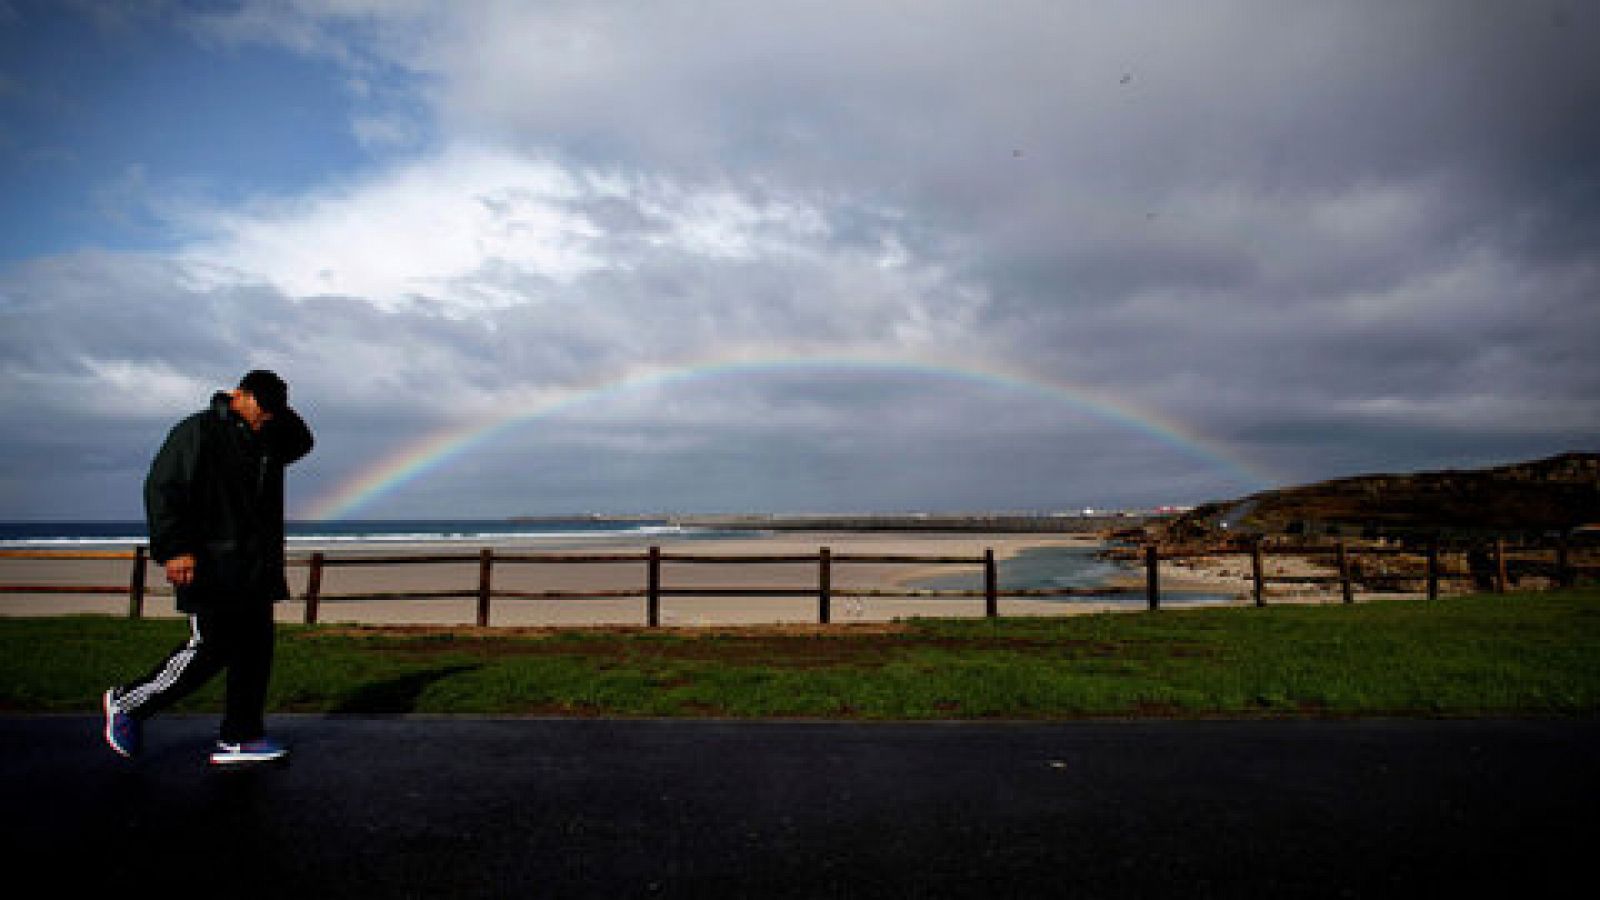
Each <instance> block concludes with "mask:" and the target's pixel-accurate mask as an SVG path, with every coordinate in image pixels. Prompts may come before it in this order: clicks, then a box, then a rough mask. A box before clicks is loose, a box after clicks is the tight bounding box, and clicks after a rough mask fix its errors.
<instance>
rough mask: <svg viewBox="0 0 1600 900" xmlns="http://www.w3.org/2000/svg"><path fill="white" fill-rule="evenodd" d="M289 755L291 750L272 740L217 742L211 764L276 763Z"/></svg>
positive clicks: (212, 753)
mask: <svg viewBox="0 0 1600 900" xmlns="http://www.w3.org/2000/svg"><path fill="white" fill-rule="evenodd" d="M288 755H289V748H288V747H285V746H284V745H283V744H281V743H279V742H277V741H275V740H273V739H272V738H266V737H264V738H256V739H255V740H253V741H241V742H240V743H237V744H230V743H228V742H227V741H217V749H215V750H213V751H212V752H211V764H212V765H214V766H237V765H241V764H249V763H266V762H276V761H277V760H280V759H283V758H284V757H286V756H288Z"/></svg>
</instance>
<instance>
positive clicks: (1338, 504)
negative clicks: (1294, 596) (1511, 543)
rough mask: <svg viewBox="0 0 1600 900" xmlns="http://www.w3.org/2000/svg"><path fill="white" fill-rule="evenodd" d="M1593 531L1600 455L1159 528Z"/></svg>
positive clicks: (1243, 507)
mask: <svg viewBox="0 0 1600 900" xmlns="http://www.w3.org/2000/svg"><path fill="white" fill-rule="evenodd" d="M1589 525H1600V453H1565V454H1561V455H1559V456H1553V457H1550V458H1547V459H1540V460H1533V461H1530V462H1522V463H1514V464H1510V465H1504V466H1495V467H1491V468H1484V469H1468V470H1454V469H1452V470H1444V471H1434V472H1416V473H1409V474H1373V475H1360V476H1355V477H1350V478H1338V479H1334V480H1331V481H1323V482H1317V483H1315V484H1308V485H1302V486H1298V487H1289V488H1279V489H1275V490H1269V491H1262V492H1260V493H1257V494H1252V495H1250V496H1248V497H1245V498H1242V499H1239V500H1235V501H1231V502H1226V503H1212V504H1207V505H1205V506H1201V507H1198V508H1196V509H1194V510H1192V511H1190V512H1188V513H1186V514H1184V515H1182V516H1179V517H1177V518H1175V519H1172V520H1170V521H1168V522H1165V523H1162V524H1161V526H1159V527H1160V529H1161V530H1162V532H1163V533H1164V538H1165V539H1167V540H1180V541H1181V540H1197V539H1206V538H1216V537H1218V536H1221V535H1225V534H1239V533H1246V534H1264V535H1275V534H1301V535H1308V536H1309V535H1316V534H1340V535H1350V536H1369V537H1370V536H1380V535H1403V534H1408V533H1412V534H1414V533H1419V532H1429V531H1432V532H1475V531H1481V532H1490V531H1494V532H1523V533H1530V534H1531V533H1543V532H1552V531H1556V532H1569V531H1571V530H1573V529H1576V528H1581V527H1583V526H1589Z"/></svg>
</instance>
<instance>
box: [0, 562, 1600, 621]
mask: <svg viewBox="0 0 1600 900" xmlns="http://www.w3.org/2000/svg"><path fill="white" fill-rule="evenodd" d="M1240 553H1246V554H1248V555H1249V557H1250V564H1251V576H1250V580H1251V581H1252V583H1253V589H1252V593H1253V595H1254V601H1255V604H1256V605H1257V606H1265V605H1266V586H1267V585H1269V584H1274V583H1279V584H1314V585H1321V586H1330V585H1338V586H1339V590H1340V594H1341V597H1342V599H1343V601H1344V602H1345V603H1353V602H1355V592H1356V587H1357V585H1360V586H1361V587H1363V588H1370V587H1373V586H1378V585H1384V584H1398V583H1409V582H1416V581H1419V580H1420V581H1423V582H1424V583H1425V585H1426V593H1427V597H1428V598H1429V599H1430V600H1437V599H1438V597H1439V593H1440V585H1441V583H1442V582H1446V581H1464V580H1474V581H1477V582H1479V583H1483V582H1484V581H1485V580H1486V579H1487V580H1488V581H1489V582H1490V584H1491V586H1492V589H1493V590H1495V591H1498V592H1501V593H1504V592H1505V590H1506V589H1507V585H1508V577H1507V569H1508V563H1509V562H1510V561H1513V560H1515V561H1518V562H1521V563H1523V564H1528V563H1542V562H1543V560H1542V559H1541V558H1540V555H1539V554H1530V553H1521V554H1512V553H1509V552H1508V551H1507V549H1506V547H1505V545H1504V544H1503V542H1501V541H1495V542H1494V544H1493V545H1492V551H1489V552H1488V553H1487V555H1486V557H1485V559H1486V563H1484V564H1485V565H1486V566H1487V567H1488V569H1487V574H1486V573H1485V572H1484V571H1469V572H1467V573H1464V574H1463V573H1449V572H1446V571H1444V568H1443V565H1442V563H1441V549H1440V547H1439V545H1438V544H1437V543H1434V544H1431V545H1429V546H1428V547H1427V548H1426V549H1425V550H1424V551H1423V552H1422V554H1421V555H1422V556H1423V559H1424V562H1425V568H1424V571H1423V573H1422V574H1421V575H1420V576H1418V575H1416V574H1395V575H1374V574H1368V573H1365V572H1361V573H1359V574H1358V573H1357V572H1356V565H1357V563H1358V560H1359V559H1360V558H1364V557H1371V556H1386V555H1387V556H1398V555H1406V556H1413V557H1414V556H1416V555H1418V554H1417V552H1416V551H1414V550H1407V549H1404V548H1397V547H1358V548H1352V547H1347V546H1346V545H1344V544H1343V543H1339V544H1335V545H1332V546H1300V545H1297V546H1285V545H1272V544H1267V543H1264V542H1260V541H1258V542H1255V543H1253V544H1251V545H1250V546H1249V547H1248V548H1247V549H1215V548H1207V549H1198V550H1184V549H1181V548H1180V549H1169V550H1166V551H1162V550H1161V549H1160V548H1159V547H1157V546H1156V545H1155V544H1146V545H1144V546H1143V547H1142V548H1140V551H1139V552H1138V554H1137V556H1136V557H1135V558H1136V559H1138V560H1139V561H1140V562H1142V564H1143V568H1144V570H1145V584H1144V586H1143V587H1142V588H1140V587H1093V588H1013V589H1007V590H1001V589H1000V586H999V578H998V575H997V571H998V567H997V565H996V563H995V558H994V551H993V550H992V549H989V550H985V551H984V553H983V555H982V556H919V555H912V554H881V553H880V554H873V553H834V552H832V550H831V549H830V548H828V547H822V548H821V549H820V550H819V551H818V552H817V553H815V554H783V555H761V554H738V555H734V554H690V553H665V552H662V550H661V548H660V547H659V546H653V547H650V548H649V550H648V551H646V552H631V553H564V552H516V551H498V550H495V549H493V548H490V547H484V548H482V549H480V550H478V551H477V552H473V553H422V554H410V555H382V556H345V557H330V556H328V555H327V554H326V553H324V552H321V551H318V552H313V553H311V554H309V555H307V556H303V557H291V558H290V559H289V560H288V565H290V566H295V567H305V568H307V569H308V572H307V577H306V590H305V592H304V594H302V595H301V599H302V600H303V602H304V606H305V613H304V618H305V622H306V623H307V624H311V623H315V622H316V621H317V620H318V616H319V608H320V605H321V602H322V601H324V600H419V599H441V598H443V599H453V598H463V599H466V598H474V599H476V601H477V616H476V620H477V624H478V625H479V626H484V627H487V626H488V625H489V622H490V618H491V611H492V608H493V601H494V600H495V599H497V598H498V599H535V600H575V599H597V598H638V599H641V600H643V601H644V616H645V621H646V623H647V624H648V625H650V626H651V627H656V626H659V625H660V624H661V600H662V598H664V597H815V598H816V599H817V621H818V622H819V623H821V624H828V623H829V622H831V621H832V603H833V600H834V599H835V598H839V597H854V598H869V597H917V598H930V597H937V598H978V597H982V598H983V601H984V615H985V616H988V617H990V618H993V617H996V616H998V615H999V614H1000V598H1001V597H1013V598H1030V597H1037V598H1048V597H1070V596H1079V597H1100V596H1106V595H1118V594H1137V593H1143V594H1144V595H1145V599H1146V604H1147V606H1148V608H1149V609H1152V610H1156V609H1160V607H1161V596H1162V591H1161V585H1160V562H1161V561H1162V560H1179V559H1187V558H1197V557H1206V556H1223V555H1238V554H1240ZM147 554H148V551H147V549H146V548H145V547H143V546H139V547H136V548H134V549H133V550H131V551H74V550H0V559H36V560H50V559H56V560H61V559H72V560H131V561H132V571H131V572H130V575H129V581H128V584H127V585H104V584H101V585H84V584H0V594H124V593H125V594H126V595H127V596H128V615H129V616H130V617H132V618H139V617H140V616H142V615H143V610H144V600H145V597H146V596H147V595H151V594H160V595H170V594H171V588H151V587H149V586H148V585H147V584H146V578H147V571H148V562H149V558H148V555H147ZM1273 555H1285V556H1295V557H1302V558H1303V557H1307V556H1318V555H1328V556H1332V557H1333V560H1334V562H1333V566H1334V569H1335V574H1331V575H1277V574H1268V573H1267V571H1266V559H1267V557H1269V556H1273ZM1546 555H1549V556H1551V557H1553V558H1552V559H1551V560H1550V566H1551V567H1552V569H1553V571H1554V572H1555V581H1556V583H1557V584H1558V585H1562V586H1567V585H1571V584H1572V583H1573V582H1574V580H1575V578H1576V577H1577V576H1578V575H1580V574H1600V567H1597V566H1593V565H1576V564H1574V563H1573V562H1572V561H1571V559H1570V555H1569V553H1568V551H1567V548H1566V546H1565V544H1563V545H1561V546H1558V547H1556V548H1555V549H1554V550H1553V551H1547V553H1546ZM1471 558H1472V557H1471V556H1470V555H1469V559H1471ZM619 563H626V564H636V565H637V564H642V565H643V566H644V586H643V587H642V588H622V589H593V588H591V589H586V590H512V589H505V588H496V587H495V586H494V573H495V568H496V566H499V565H518V564H619ZM664 563H674V564H698V565H719V564H743V565H750V564H759V565H768V564H792V565H810V566H815V567H816V582H815V584H809V585H803V586H794V587H770V586H763V587H748V586H689V587H668V586H667V585H665V584H664V583H663V580H662V566H663V564H664ZM421 564H461V565H468V564H476V566H477V572H478V579H477V584H476V585H475V586H473V587H466V586H462V587H460V588H451V589H442V590H414V591H378V592H374V591H364V592H360V593H347V594H329V593H326V592H325V591H324V590H323V581H324V573H325V572H326V571H327V570H328V569H333V568H355V567H374V566H378V567H384V566H407V565H421ZM841 564H842V565H851V564H890V565H898V564H906V565H919V566H920V565H953V566H968V567H973V568H977V569H978V570H979V571H980V572H981V574H982V581H983V587H982V588H981V589H978V590H953V589H922V588H887V589H886V588H841V587H838V586H837V585H835V584H834V582H833V571H834V569H835V567H836V566H838V565H841Z"/></svg>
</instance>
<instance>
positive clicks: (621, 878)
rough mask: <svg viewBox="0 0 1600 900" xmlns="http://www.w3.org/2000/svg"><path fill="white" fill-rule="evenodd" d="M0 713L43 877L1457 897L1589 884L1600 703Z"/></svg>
mask: <svg viewBox="0 0 1600 900" xmlns="http://www.w3.org/2000/svg"><path fill="white" fill-rule="evenodd" d="M214 724H215V723H214V720H213V719H210V718H200V717H171V718H166V719H160V720H157V721H156V722H154V723H152V724H151V726H150V729H149V732H148V736H147V742H148V748H147V752H146V755H145V757H144V758H143V759H141V760H139V761H138V762H136V763H131V764H130V763H127V762H125V761H123V760H120V759H119V758H117V757H114V756H113V755H111V753H110V752H109V751H108V750H107V749H106V748H105V747H104V745H103V744H101V743H100V739H99V727H100V722H99V719H98V718H97V717H95V718H90V717H80V716H72V717H68V716H39V717H29V716H4V717H0V782H3V783H0V809H3V810H4V811H5V817H4V821H5V825H4V840H3V842H0V846H3V848H4V853H5V855H6V857H7V859H8V867H7V870H8V873H9V874H10V875H11V881H12V883H13V884H14V885H22V886H24V887H26V886H27V885H29V884H30V883H34V882H36V881H37V883H38V884H39V886H40V889H41V891H42V892H43V894H44V895H46V896H58V895H65V896H79V895H81V892H84V891H96V892H105V891H115V892H117V893H115V894H112V895H114V896H123V895H129V894H125V893H124V892H131V895H135V896H136V895H140V894H144V893H146V892H150V893H153V894H155V895H159V896H200V895H202V894H203V895H205V896H208V897H216V898H229V900H231V898H238V897H263V896H264V897H298V898H311V897H350V896H387V897H491V896H492V897H503V896H516V897H652V896H671V897H762V898H766V897H964V896H971V897H978V896H981V897H1051V896H1062V897H1067V896H1070V897H1075V898H1082V897H1168V896H1171V897H1183V898H1192V897H1274V898H1282V897H1377V896H1411V897H1417V896H1425V897H1449V896H1451V895H1452V894H1455V893H1458V892H1470V893H1471V894H1472V895H1474V896H1481V895H1484V894H1485V893H1486V892H1491V893H1492V892H1502V893H1504V894H1505V895H1506V896H1510V897H1516V898H1519V900H1521V898H1528V897H1537V896H1554V895H1556V894H1557V893H1561V894H1563V895H1565V894H1567V893H1569V892H1570V888H1568V885H1569V884H1578V885H1581V884H1584V883H1591V884H1592V877H1591V872H1592V864H1591V859H1592V857H1593V856H1594V854H1595V852H1596V850H1597V845H1596V844H1595V843H1594V837H1595V834H1596V829H1595V825H1594V823H1595V821H1596V817H1597V815H1600V809H1597V808H1596V801H1597V800H1600V790H1597V788H1600V721H1547V720H1546V721H1384V720H1375V721H1342V722H1074V723H1050V724H1010V723H983V724H965V723H949V724H944V723H937V724H865V725H863V724H841V723H808V722H755V723H749V722H746V723H741V722H725V721H614V720H552V719H512V718H501V719H478V718H425V717H404V718H392V719H378V718H352V717H313V716H285V717H278V718H275V719H273V720H272V726H273V728H274V729H275V733H276V734H277V735H279V736H280V737H283V738H286V739H287V740H289V741H290V742H292V743H293V745H294V748H295V754H294V756H293V759H292V762H290V763H289V764H287V765H282V766H275V767H269V768H261V769H254V770H250V771H211V770H210V769H209V768H208V767H207V765H206V763H205V752H206V750H207V748H208V745H209V741H210V737H211V731H212V729H213V727H214Z"/></svg>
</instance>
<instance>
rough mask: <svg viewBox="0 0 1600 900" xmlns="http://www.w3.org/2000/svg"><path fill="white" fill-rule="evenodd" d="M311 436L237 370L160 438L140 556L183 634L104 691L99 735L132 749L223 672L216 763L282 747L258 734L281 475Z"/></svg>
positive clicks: (269, 384)
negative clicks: (162, 577) (159, 717)
mask: <svg viewBox="0 0 1600 900" xmlns="http://www.w3.org/2000/svg"><path fill="white" fill-rule="evenodd" d="M311 444H312V439H311V431H310V429H308V428H307V427H306V424H305V422H304V421H302V420H301V418H300V416H299V415H297V414H296V413H295V411H294V410H293V409H291V408H290V407H289V388H288V385H286V384H284V382H283V379H281V378H279V377H278V376H277V375H275V374H273V373H272V372H268V371H264V370H259V369H258V370H256V371H253V372H250V373H249V374H247V375H245V376H244V378H243V379H242V380H241V381H240V382H239V386H238V387H237V388H235V389H233V390H232V391H219V392H217V393H216V394H215V395H213V396H212V398H211V407H210V408H209V409H206V410H202V411H201V412H198V413H195V414H194V415H192V416H189V417H188V418H186V419H184V420H183V421H182V422H179V423H178V424H177V425H176V426H175V427H174V428H173V429H172V431H171V432H170V433H169V434H168V435H167V439H166V442H165V443H164V444H162V446H161V450H160V452H158V453H157V454H156V458H155V461H154V462H153V463H151V465H150V474H149V476H148V477H147V478H146V479H145V483H144V503H145V516H146V518H147V519H148V522H149V527H150V556H151V558H152V559H154V560H155V561H156V562H157V563H159V564H161V565H162V566H163V567H164V568H165V569H166V573H167V580H168V581H170V582H172V585H173V587H174V589H175V592H176V594H177V606H178V609H179V610H180V611H182V612H185V613H188V614H189V639H188V640H187V641H186V642H185V643H184V644H183V645H182V646H180V647H178V648H177V649H176V650H174V651H173V652H172V654H171V655H170V656H168V657H167V658H166V659H165V660H163V661H162V662H161V663H160V664H159V665H157V666H156V667H155V668H154V669H153V670H151V671H150V673H149V674H148V675H146V676H145V677H143V678H141V679H139V680H138V681H135V682H132V683H131V684H127V685H124V686H122V687H113V688H111V689H109V690H107V691H106V692H105V696H104V698H103V700H102V703H103V706H104V709H105V717H106V723H105V739H106V743H107V744H110V745H111V749H112V750H115V751H116V752H117V753H119V754H121V755H122V756H125V757H129V758H132V757H134V756H136V755H138V753H139V750H140V746H141V744H142V739H143V724H144V721H145V720H146V719H148V718H150V717H151V716H153V715H155V714H156V713H157V712H159V711H161V710H162V709H165V708H166V707H168V706H171V705H172V704H173V703H175V702H177V701H178V700H180V699H182V698H183V697H185V696H187V695H188V694H190V693H192V692H193V691H194V690H195V689H196V688H199V687H200V686H201V685H203V684H205V683H206V682H207V681H209V680H211V678H212V677H213V676H215V675H216V674H217V673H218V672H221V671H222V670H224V669H226V670H227V673H228V674H227V679H228V680H227V701H226V712H225V714H224V715H223V719H222V729H221V735H220V737H221V740H219V741H218V742H217V747H216V750H215V752H213V753H212V754H211V762H212V763H214V764H216V765H236V764H239V763H251V762H267V761H271V760H275V759H281V758H282V757H284V756H286V755H287V753H288V750H287V748H285V747H284V746H283V745H282V744H281V743H279V742H277V741H275V740H272V739H271V738H269V737H267V735H266V725H265V713H266V701H267V681H268V679H269V677H270V676H271V673H272V645H273V621H272V607H273V604H274V603H276V602H277V601H279V600H283V599H286V598H287V597H288V596H289V586H288V583H287V581H286V580H285V578H284V574H283V565H284V563H283V470H284V467H285V466H287V465H289V464H290V463H292V462H294V461H295V460H298V459H300V458H301V457H302V456H305V455H306V454H307V453H309V452H310V451H311Z"/></svg>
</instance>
